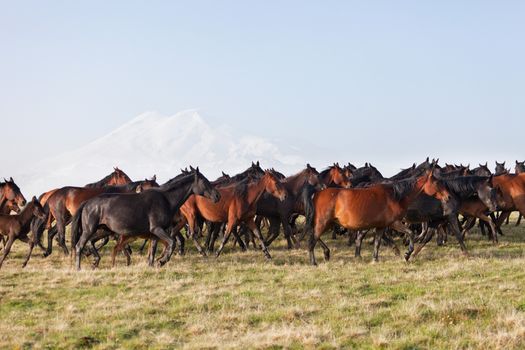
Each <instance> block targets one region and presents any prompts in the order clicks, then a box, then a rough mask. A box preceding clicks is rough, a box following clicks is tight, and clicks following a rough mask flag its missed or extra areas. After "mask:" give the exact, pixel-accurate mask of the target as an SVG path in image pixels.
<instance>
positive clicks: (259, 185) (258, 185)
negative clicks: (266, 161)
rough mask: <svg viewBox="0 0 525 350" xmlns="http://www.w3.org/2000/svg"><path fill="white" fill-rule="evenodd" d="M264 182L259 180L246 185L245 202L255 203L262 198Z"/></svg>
mask: <svg viewBox="0 0 525 350" xmlns="http://www.w3.org/2000/svg"><path fill="white" fill-rule="evenodd" d="M266 181H267V180H265V179H264V178H261V179H260V180H259V181H257V182H252V183H250V184H248V188H247V190H246V191H247V193H246V200H247V201H248V203H249V204H252V203H255V202H257V200H259V198H260V197H261V196H262V194H263V193H264V192H265V190H266Z"/></svg>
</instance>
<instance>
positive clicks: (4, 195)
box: [0, 177, 26, 208]
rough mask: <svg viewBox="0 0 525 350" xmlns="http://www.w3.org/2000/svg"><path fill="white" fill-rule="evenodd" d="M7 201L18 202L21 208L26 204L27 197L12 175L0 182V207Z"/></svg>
mask: <svg viewBox="0 0 525 350" xmlns="http://www.w3.org/2000/svg"><path fill="white" fill-rule="evenodd" d="M7 201H11V202H14V203H16V204H17V205H18V206H19V207H20V208H23V207H24V206H25V205H26V199H25V197H24V195H23V194H22V192H20V188H19V187H18V186H17V184H16V183H15V181H14V180H13V178H12V177H10V178H9V180H6V179H4V182H0V207H1V206H3V205H4V204H5V203H6V202H7Z"/></svg>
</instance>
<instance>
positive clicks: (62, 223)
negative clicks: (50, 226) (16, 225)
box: [55, 213, 69, 255]
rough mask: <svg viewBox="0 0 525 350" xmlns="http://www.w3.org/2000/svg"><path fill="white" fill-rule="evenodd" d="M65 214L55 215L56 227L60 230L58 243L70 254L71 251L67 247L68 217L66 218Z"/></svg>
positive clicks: (65, 252)
mask: <svg viewBox="0 0 525 350" xmlns="http://www.w3.org/2000/svg"><path fill="white" fill-rule="evenodd" d="M64 216H65V213H64V215H57V216H55V219H56V227H57V230H58V237H57V239H58V245H59V246H60V247H61V248H62V249H63V250H64V254H66V255H69V251H68V249H67V247H66V243H65V242H66V221H67V220H66V219H65V218H64Z"/></svg>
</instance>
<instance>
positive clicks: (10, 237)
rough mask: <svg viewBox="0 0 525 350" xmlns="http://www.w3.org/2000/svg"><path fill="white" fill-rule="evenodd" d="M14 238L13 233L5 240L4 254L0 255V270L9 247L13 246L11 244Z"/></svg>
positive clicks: (9, 249)
mask: <svg viewBox="0 0 525 350" xmlns="http://www.w3.org/2000/svg"><path fill="white" fill-rule="evenodd" d="M15 239H16V236H15V234H14V233H10V234H9V239H8V240H7V243H6V245H5V246H4V252H3V254H2V257H1V258H0V268H1V267H2V264H3V263H4V260H5V258H6V257H7V254H9V252H10V251H11V247H12V246H13V242H14V241H15Z"/></svg>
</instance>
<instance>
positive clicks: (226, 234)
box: [215, 220, 236, 258]
mask: <svg viewBox="0 0 525 350" xmlns="http://www.w3.org/2000/svg"><path fill="white" fill-rule="evenodd" d="M228 221H229V222H228V225H227V226H226V230H225V231H224V237H223V238H222V242H221V245H220V246H219V249H217V252H216V253H215V257H217V258H218V257H219V255H221V253H222V250H223V249H224V246H225V245H226V243H227V242H228V239H229V238H230V234H231V233H232V230H233V227H234V226H235V224H236V223H235V224H234V223H233V222H232V223H230V220H228Z"/></svg>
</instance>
